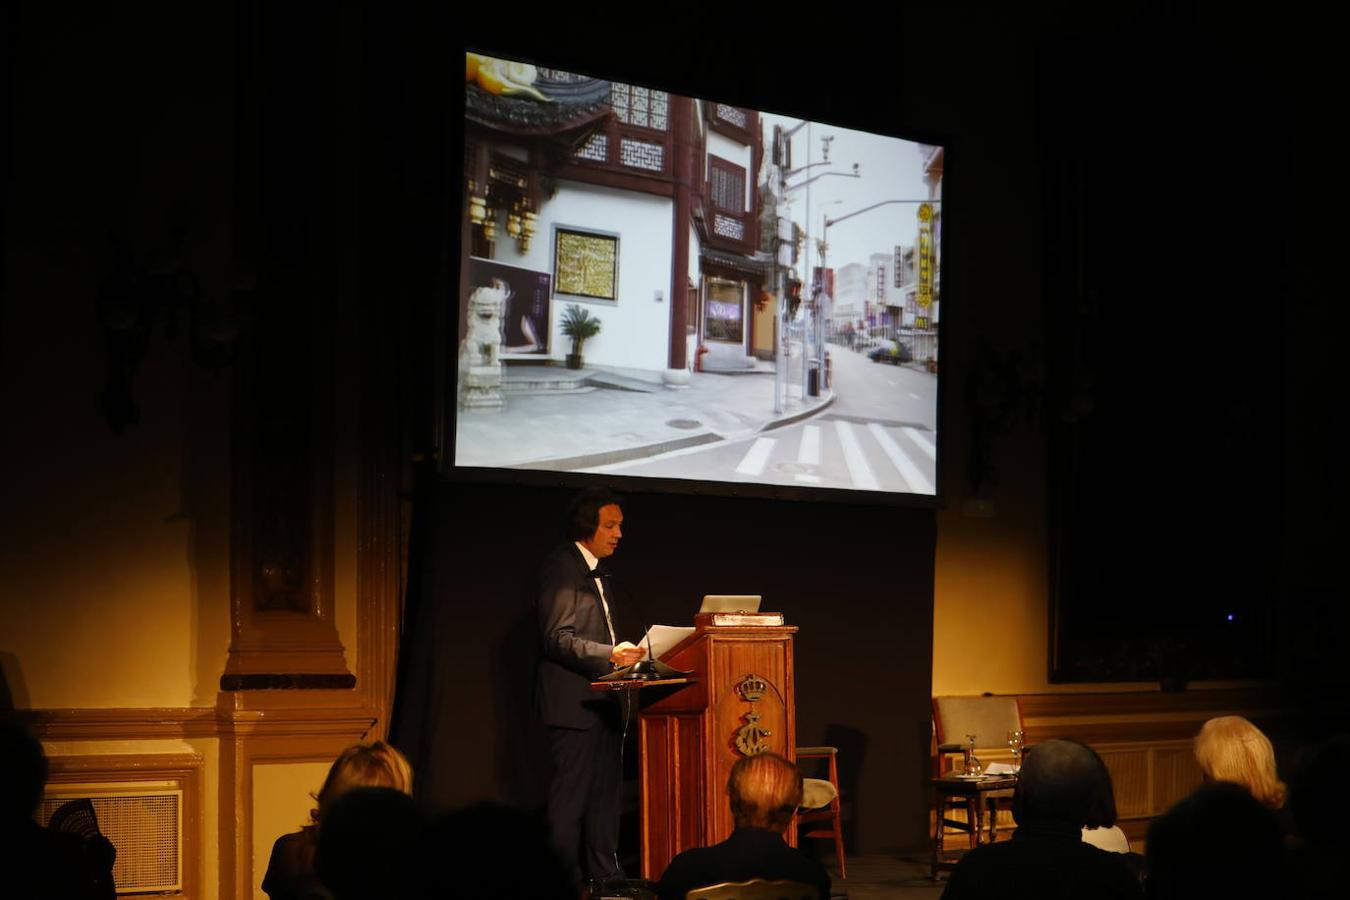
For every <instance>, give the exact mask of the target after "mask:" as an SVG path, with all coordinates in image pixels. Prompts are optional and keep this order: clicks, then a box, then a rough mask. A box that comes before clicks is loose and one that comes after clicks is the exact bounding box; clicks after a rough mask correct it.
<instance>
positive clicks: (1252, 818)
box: [1146, 782, 1284, 900]
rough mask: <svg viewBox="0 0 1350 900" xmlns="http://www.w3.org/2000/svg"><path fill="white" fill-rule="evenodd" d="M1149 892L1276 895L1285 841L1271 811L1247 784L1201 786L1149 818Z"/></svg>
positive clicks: (1161, 895)
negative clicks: (1249, 789)
mask: <svg viewBox="0 0 1350 900" xmlns="http://www.w3.org/2000/svg"><path fill="white" fill-rule="evenodd" d="M1146 859H1147V869H1148V882H1147V885H1148V891H1147V893H1148V896H1149V897H1151V898H1156V900H1172V898H1188V900H1189V898H1192V897H1223V898H1224V900H1241V898H1244V897H1251V898H1258V897H1259V898H1261V900H1267V898H1270V897H1276V896H1279V890H1280V881H1281V866H1282V864H1283V859H1284V840H1283V838H1282V836H1281V834H1280V826H1279V823H1278V822H1277V821H1276V819H1275V813H1273V812H1272V811H1271V810H1270V809H1268V808H1267V807H1265V806H1263V805H1262V804H1261V803H1260V802H1258V801H1257V800H1256V799H1255V798H1254V797H1253V796H1252V795H1251V794H1250V793H1249V792H1248V791H1247V790H1246V789H1245V788H1243V787H1242V786H1240V785H1237V784H1232V783H1229V782H1215V783H1212V784H1206V785H1202V786H1201V787H1200V788H1198V789H1197V790H1196V791H1195V792H1194V793H1192V794H1191V795H1190V796H1188V797H1186V798H1185V799H1184V800H1182V801H1181V802H1180V803H1178V804H1177V805H1176V806H1174V807H1172V808H1171V809H1170V810H1168V811H1167V812H1166V813H1164V814H1163V815H1162V816H1160V817H1158V818H1157V819H1155V820H1154V821H1153V824H1152V825H1151V826H1150V827H1149V829H1148V846H1147V848H1146Z"/></svg>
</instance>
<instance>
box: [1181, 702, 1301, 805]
mask: <svg viewBox="0 0 1350 900" xmlns="http://www.w3.org/2000/svg"><path fill="white" fill-rule="evenodd" d="M1195 761H1196V762H1198V763H1199V764H1200V770H1201V771H1202V772H1204V773H1205V778H1206V779H1207V780H1209V781H1230V782H1233V783H1234V784H1240V785H1242V786H1243V787H1245V788H1246V789H1247V790H1248V791H1250V792H1251V795H1252V796H1253V797H1255V798H1256V799H1257V800H1259V801H1261V803H1263V804H1265V805H1266V806H1268V807H1270V808H1271V809H1279V808H1280V807H1282V806H1284V795H1285V787H1284V782H1282V781H1280V777H1279V775H1278V774H1276V772H1275V749H1274V748H1273V747H1272V746H1271V745H1270V739H1269V738H1267V737H1266V736H1265V735H1264V734H1262V733H1261V730H1260V729H1259V728H1257V727H1256V726H1255V725H1253V724H1252V723H1251V722H1248V721H1247V720H1246V719H1244V718H1242V716H1219V717H1218V718H1217V719H1210V720H1209V721H1208V722H1206V723H1205V724H1204V726H1202V727H1201V729H1200V733H1199V734H1197V735H1196V736H1195Z"/></svg>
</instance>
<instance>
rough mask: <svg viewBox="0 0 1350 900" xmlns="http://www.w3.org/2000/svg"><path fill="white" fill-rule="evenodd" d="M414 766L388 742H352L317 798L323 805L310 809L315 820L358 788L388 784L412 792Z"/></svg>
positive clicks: (332, 767) (330, 769) (329, 770)
mask: <svg viewBox="0 0 1350 900" xmlns="http://www.w3.org/2000/svg"><path fill="white" fill-rule="evenodd" d="M412 779H413V776H412V766H410V765H408V760H407V759H406V758H405V757H404V756H403V754H402V753H399V752H398V751H397V750H395V749H394V748H393V747H391V746H390V745H389V744H386V743H385V742H384V741H374V742H373V743H369V744H352V745H351V746H350V747H348V748H347V749H346V750H343V751H342V753H341V754H339V755H338V758H337V759H335V760H333V765H332V766H331V767H329V769H328V777H327V778H325V779H324V782H323V787H322V788H320V789H319V793H318V795H317V796H316V798H315V799H317V800H318V802H319V805H318V806H317V807H316V808H314V809H313V810H311V811H310V818H311V819H313V820H314V821H315V822H317V821H319V819H320V817H321V816H323V815H324V812H325V810H326V809H327V808H328V806H329V805H330V804H332V803H333V801H334V800H336V799H337V798H338V797H340V796H342V795H343V794H345V793H346V792H347V791H350V790H351V789H352V788H358V787H386V788H393V789H394V790H396V791H401V792H402V793H404V794H409V795H411V794H412Z"/></svg>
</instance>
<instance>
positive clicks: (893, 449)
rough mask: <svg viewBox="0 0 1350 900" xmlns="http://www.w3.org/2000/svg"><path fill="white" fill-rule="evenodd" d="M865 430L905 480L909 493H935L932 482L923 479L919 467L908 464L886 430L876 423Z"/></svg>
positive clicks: (907, 460) (906, 457) (907, 458)
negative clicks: (874, 439) (875, 440)
mask: <svg viewBox="0 0 1350 900" xmlns="http://www.w3.org/2000/svg"><path fill="white" fill-rule="evenodd" d="M867 430H868V431H870V432H871V433H872V437H874V438H876V439H877V443H878V444H880V445H881V449H882V451H883V452H884V453H885V454H886V456H887V457H888V458H889V459H890V461H891V462H892V463H893V464H894V465H895V468H896V470H897V471H899V473H900V477H901V478H903V479H905V483H906V484H908V485H909V487H910V490H911V491H913V492H914V493H916V494H932V493H935V491H934V490H933V484H932V482H930V481H929V480H928V479H927V478H925V477H924V476H923V473H922V472H920V471H919V467H918V466H916V465H914V463H912V462H910V459H909V457H908V456H905V454H904V453H903V452H901V450H900V446H899V445H898V444H896V442H895V438H893V437H891V436H890V435H889V434H887V433H886V429H884V428H882V427H881V426H880V425H878V424H877V423H876V422H873V423H872V424H870V425H868V426H867Z"/></svg>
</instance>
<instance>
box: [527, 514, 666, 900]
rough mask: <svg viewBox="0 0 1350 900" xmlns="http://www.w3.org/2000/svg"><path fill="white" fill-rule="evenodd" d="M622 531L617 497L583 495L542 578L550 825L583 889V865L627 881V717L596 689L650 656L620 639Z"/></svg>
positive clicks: (593, 874)
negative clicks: (623, 838) (622, 792)
mask: <svg viewBox="0 0 1350 900" xmlns="http://www.w3.org/2000/svg"><path fill="white" fill-rule="evenodd" d="M622 526H623V508H622V507H621V506H620V503H619V500H618V498H617V497H615V496H614V495H613V494H611V493H609V492H607V491H599V490H592V491H585V492H583V493H582V494H580V495H579V496H578V497H577V498H576V500H574V501H573V504H572V508H571V511H570V514H569V516H568V538H569V541H568V543H566V544H564V545H563V546H561V547H559V548H558V549H556V550H555V551H553V552H552V553H551V554H549V556H548V557H547V558H546V559H545V560H544V563H543V565H542V566H541V567H540V571H539V601H538V610H537V611H538V617H539V634H540V639H541V641H542V658H541V659H540V662H539V671H538V678H537V681H536V694H537V699H538V704H539V713H540V716H541V717H542V718H543V720H544V724H545V725H546V726H547V727H548V740H549V750H550V752H551V754H552V757H553V762H554V769H555V775H554V778H553V783H552V785H550V787H549V793H548V818H549V825H550V827H551V829H552V833H553V840H554V841H555V842H556V844H557V847H558V850H559V852H560V853H561V854H562V857H563V862H564V863H565V864H566V865H567V867H568V869H569V870H570V871H571V872H572V876H573V879H574V881H576V882H577V883H580V881H581V878H582V870H583V868H584V871H585V876H586V877H587V878H589V879H590V880H591V881H594V882H600V881H607V880H611V879H615V878H622V877H623V871H622V870H621V869H620V868H619V861H618V852H617V848H618V845H619V789H620V786H621V783H622V778H623V773H622V771H621V766H622V757H621V752H622V748H623V736H624V724H625V723H624V721H623V718H624V712H623V710H622V708H621V707H620V705H619V704H618V703H616V702H615V700H614V698H613V696H612V695H609V694H600V693H596V692H595V691H593V690H591V686H590V683H591V682H592V681H594V680H595V679H596V678H598V677H600V676H601V675H605V674H607V673H609V672H611V671H613V670H614V669H615V668H616V667H620V666H628V665H631V664H633V663H635V662H637V661H638V660H639V659H641V658H642V655H643V652H644V651H643V650H641V649H640V648H636V647H633V646H632V645H631V644H626V643H620V642H619V640H618V633H617V631H616V629H615V613H616V612H617V610H616V609H614V607H613V603H614V600H615V597H614V596H613V594H614V592H613V590H612V588H610V586H609V585H608V584H607V576H606V574H605V573H604V570H603V567H601V566H600V563H601V561H602V560H604V559H606V558H608V557H609V556H612V555H613V553H614V551H615V549H616V548H617V547H618V546H619V541H620V539H621V538H622V537H623V530H622ZM583 850H584V852H582V851H583Z"/></svg>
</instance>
